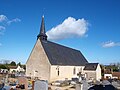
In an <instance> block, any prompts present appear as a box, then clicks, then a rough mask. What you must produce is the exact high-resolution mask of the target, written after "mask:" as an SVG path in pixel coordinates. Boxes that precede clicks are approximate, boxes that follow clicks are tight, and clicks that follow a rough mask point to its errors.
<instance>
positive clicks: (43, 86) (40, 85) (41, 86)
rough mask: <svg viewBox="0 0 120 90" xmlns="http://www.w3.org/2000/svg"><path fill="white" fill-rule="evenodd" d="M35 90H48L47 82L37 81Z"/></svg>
mask: <svg viewBox="0 0 120 90" xmlns="http://www.w3.org/2000/svg"><path fill="white" fill-rule="evenodd" d="M34 90H48V83H47V81H43V80H37V81H35V83H34Z"/></svg>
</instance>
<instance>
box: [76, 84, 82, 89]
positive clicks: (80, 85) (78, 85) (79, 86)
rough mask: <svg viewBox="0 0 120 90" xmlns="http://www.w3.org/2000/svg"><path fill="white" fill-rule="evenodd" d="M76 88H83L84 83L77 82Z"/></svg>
mask: <svg viewBox="0 0 120 90" xmlns="http://www.w3.org/2000/svg"><path fill="white" fill-rule="evenodd" d="M75 90H83V84H82V83H77V84H76V86H75Z"/></svg>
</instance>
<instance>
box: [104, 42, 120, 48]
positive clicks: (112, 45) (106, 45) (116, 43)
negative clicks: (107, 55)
mask: <svg viewBox="0 0 120 90" xmlns="http://www.w3.org/2000/svg"><path fill="white" fill-rule="evenodd" d="M115 46H120V42H113V41H108V42H104V43H102V47H104V48H110V47H115Z"/></svg>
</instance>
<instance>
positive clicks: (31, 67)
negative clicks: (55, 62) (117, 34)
mask: <svg viewBox="0 0 120 90" xmlns="http://www.w3.org/2000/svg"><path fill="white" fill-rule="evenodd" d="M50 66H51V65H50V62H49V60H48V58H47V55H46V53H45V51H44V49H43V46H42V44H41V41H40V40H39V39H38V40H37V42H36V44H35V46H34V48H33V50H32V52H31V54H30V56H29V58H28V61H27V63H26V75H27V76H30V77H33V78H34V77H38V78H39V79H41V80H48V81H49V80H50Z"/></svg>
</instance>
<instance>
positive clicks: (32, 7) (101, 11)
mask: <svg viewBox="0 0 120 90" xmlns="http://www.w3.org/2000/svg"><path fill="white" fill-rule="evenodd" d="M43 14H44V16H45V26H46V32H47V33H48V31H50V30H54V31H55V32H54V33H52V34H51V33H49V36H50V37H52V36H53V35H54V42H56V43H59V44H62V45H65V46H68V47H71V48H75V49H78V50H80V51H81V52H82V53H83V55H84V56H85V57H86V59H87V60H88V61H89V62H99V63H101V64H109V63H117V62H119V61H120V54H119V53H120V38H119V36H120V1H119V0H58V1H57V0H43V1H42V0H1V1H0V60H15V61H16V62H19V61H20V62H22V63H26V61H27V59H28V57H29V55H30V52H31V50H32V48H33V46H34V44H35V42H36V39H37V35H38V33H39V29H40V24H41V17H42V15H43ZM66 23H67V24H66ZM53 27H54V28H53ZM63 27H64V28H63ZM71 27H72V29H71ZM81 27H82V28H81ZM66 28H67V30H66ZM80 28H81V29H80ZM57 30H60V31H59V32H57ZM61 30H62V31H61ZM79 32H80V33H79ZM82 32H83V33H82ZM78 33H79V34H78ZM57 35H58V36H57ZM63 35H64V36H63ZM60 36H61V37H63V38H60ZM56 37H57V39H56Z"/></svg>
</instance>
